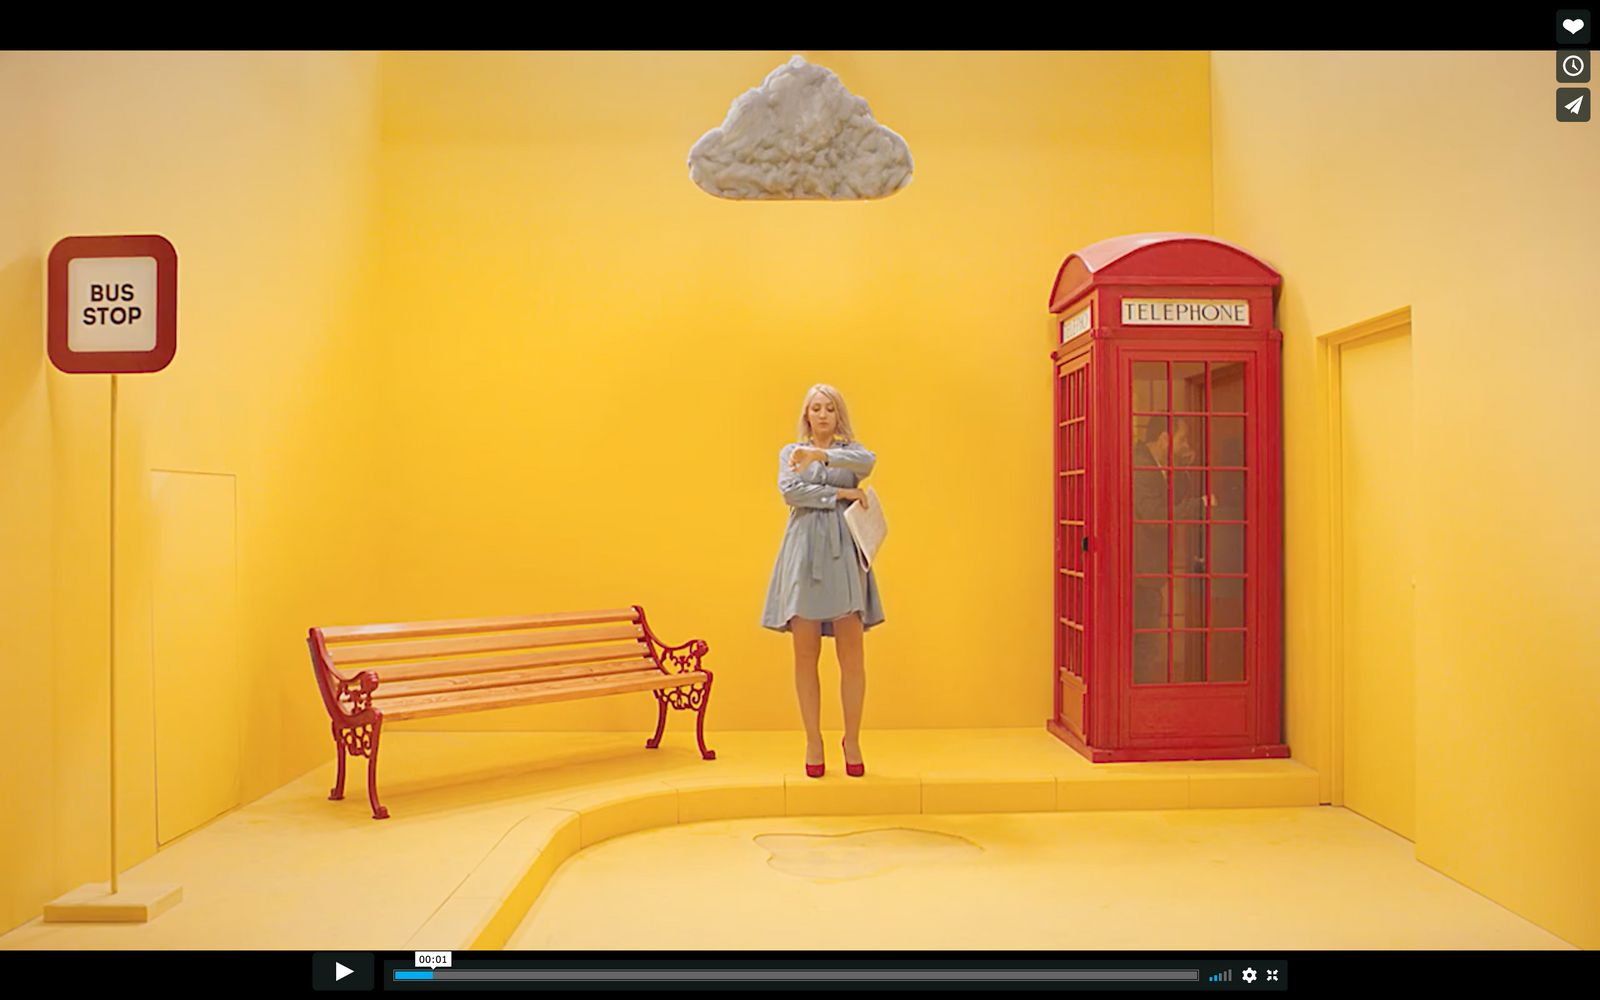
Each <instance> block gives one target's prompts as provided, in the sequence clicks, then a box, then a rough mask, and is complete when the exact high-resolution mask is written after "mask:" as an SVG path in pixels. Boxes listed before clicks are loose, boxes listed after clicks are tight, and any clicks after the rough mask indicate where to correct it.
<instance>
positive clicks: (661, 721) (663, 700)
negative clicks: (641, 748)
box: [644, 691, 667, 750]
mask: <svg viewBox="0 0 1600 1000" xmlns="http://www.w3.org/2000/svg"><path fill="white" fill-rule="evenodd" d="M655 696H656V707H657V708H658V709H659V711H657V713H656V734H655V735H654V736H652V737H650V738H649V739H647V740H645V741H644V745H645V746H646V747H649V748H650V749H651V750H654V749H656V748H657V747H659V746H660V745H661V734H662V733H664V732H666V731H667V697H666V695H664V694H662V693H661V692H660V691H657V692H655Z"/></svg>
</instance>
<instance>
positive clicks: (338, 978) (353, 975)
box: [311, 951, 376, 990]
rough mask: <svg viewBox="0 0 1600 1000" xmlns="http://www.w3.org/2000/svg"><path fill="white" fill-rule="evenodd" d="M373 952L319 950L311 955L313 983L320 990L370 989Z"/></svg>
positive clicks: (371, 986) (373, 984)
mask: <svg viewBox="0 0 1600 1000" xmlns="http://www.w3.org/2000/svg"><path fill="white" fill-rule="evenodd" d="M372 970H373V960H372V955H371V954H363V953H361V952H348V951H340V952H326V951H324V952H319V953H317V954H315V955H312V956H311V985H312V988H314V989H319V990H370V989H373V988H374V987H375V985H376V984H375V983H374V982H373V971H372Z"/></svg>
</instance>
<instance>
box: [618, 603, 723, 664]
mask: <svg viewBox="0 0 1600 1000" xmlns="http://www.w3.org/2000/svg"><path fill="white" fill-rule="evenodd" d="M633 610H635V611H637V612H638V613H639V624H640V625H642V626H643V627H644V634H645V639H646V640H647V641H648V642H649V643H650V655H651V656H652V657H654V658H655V661H656V664H657V665H658V666H659V667H661V669H662V671H663V672H664V673H669V674H670V673H680V674H686V673H690V672H692V671H696V670H699V669H701V666H700V660H701V657H703V656H705V655H706V654H707V653H709V652H710V651H711V646H710V644H709V643H707V642H706V641H705V640H704V639H690V640H689V641H688V642H685V643H680V644H679V645H676V646H669V645H667V644H666V643H665V642H662V641H661V639H660V638H658V637H657V636H656V634H655V633H654V632H653V631H651V630H650V622H649V621H648V620H647V619H646V618H645V616H644V608H641V607H640V606H639V605H637V604H635V605H633ZM658 647H659V648H658ZM669 664H671V665H672V666H675V667H677V670H676V671H674V670H670V669H668V665H669Z"/></svg>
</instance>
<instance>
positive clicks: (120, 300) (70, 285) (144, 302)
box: [48, 236, 178, 373]
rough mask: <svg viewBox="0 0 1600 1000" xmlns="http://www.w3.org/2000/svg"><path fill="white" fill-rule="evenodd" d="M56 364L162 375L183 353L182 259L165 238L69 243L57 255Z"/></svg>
mask: <svg viewBox="0 0 1600 1000" xmlns="http://www.w3.org/2000/svg"><path fill="white" fill-rule="evenodd" d="M49 277H50V286H49V295H48V297H49V332H48V341H49V349H50V361H51V363H53V364H54V365H55V366H56V367H57V368H59V369H61V370H62V371H64V372H74V373H94V372H99V373H111V372H117V373H127V372H155V371H160V370H161V369H163V368H165V367H166V366H167V365H168V364H170V363H171V361H172V358H173V355H175V354H176V353H177V348H178V336H177V330H178V253H177V251H176V250H175V249H173V246H172V244H171V243H169V242H168V241H167V240H166V239H165V238H164V237H161V236H68V237H67V238H66V239H63V240H62V241H60V242H59V243H57V244H56V245H55V247H54V248H53V249H52V250H51V251H50V264H49Z"/></svg>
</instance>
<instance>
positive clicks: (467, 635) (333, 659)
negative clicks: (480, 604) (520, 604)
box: [307, 606, 661, 710]
mask: <svg viewBox="0 0 1600 1000" xmlns="http://www.w3.org/2000/svg"><path fill="white" fill-rule="evenodd" d="M643 617H644V616H643V612H642V611H641V610H640V609H639V608H638V607H637V606H634V607H630V608H618V609H610V610H604V611H569V612H563V613H559V614H544V615H517V616H511V617H503V618H462V619H453V620H449V621H429V622H398V623H392V624H384V625H350V626H339V627H333V628H313V629H311V630H310V633H309V635H308V638H307V642H308V644H309V645H310V647H311V653H312V658H313V660H314V661H316V663H317V665H318V667H319V669H318V671H317V681H318V684H319V686H321V687H322V689H323V691H322V693H323V698H324V700H326V701H328V702H329V707H330V710H331V709H332V707H333V703H335V702H337V701H338V695H337V690H338V687H339V684H338V680H342V679H348V678H351V677H353V676H354V675H356V674H358V673H359V672H360V671H363V670H371V671H373V672H374V673H376V674H377V675H378V679H379V682H380V684H381V687H380V689H379V691H378V697H379V699H380V701H381V700H386V699H388V698H397V697H405V696H408V695H418V694H428V693H433V692H437V691H441V690H449V689H450V685H449V684H448V683H447V682H446V681H445V680H444V679H445V678H461V677H465V676H472V677H473V678H474V679H473V681H472V686H473V687H478V686H479V684H480V682H482V683H488V684H494V683H510V682H514V683H516V684H519V685H524V684H534V683H542V682H545V681H550V682H555V681H572V680H575V679H581V678H585V677H597V678H598V677H604V676H607V675H611V674H622V673H631V672H634V671H639V670H644V669H655V670H659V669H661V664H660V661H659V660H658V659H657V658H656V653H655V651H654V650H653V649H652V647H651V643H650V642H649V641H648V639H647V638H646V632H645V626H644V624H643ZM330 674H331V676H330Z"/></svg>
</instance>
